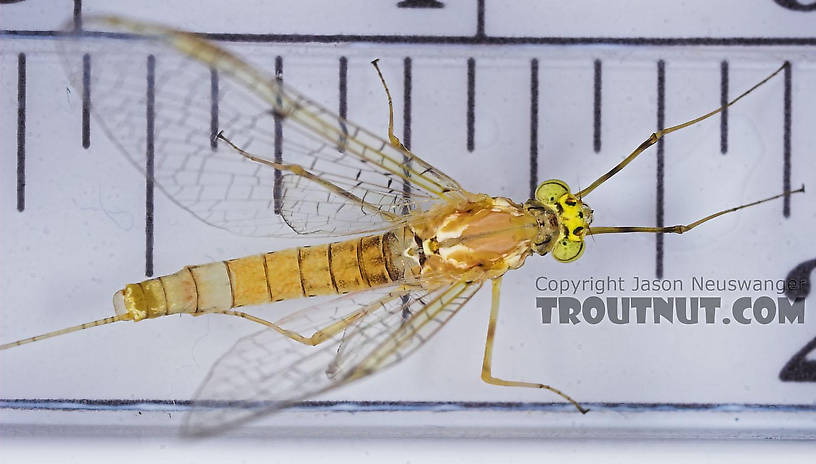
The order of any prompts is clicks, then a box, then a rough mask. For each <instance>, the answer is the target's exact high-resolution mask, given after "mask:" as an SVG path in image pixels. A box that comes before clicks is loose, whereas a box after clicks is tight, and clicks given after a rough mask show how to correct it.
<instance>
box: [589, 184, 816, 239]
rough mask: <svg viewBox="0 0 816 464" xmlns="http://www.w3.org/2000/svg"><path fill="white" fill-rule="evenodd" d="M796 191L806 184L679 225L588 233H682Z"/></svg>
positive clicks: (802, 188)
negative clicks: (717, 218)
mask: <svg viewBox="0 0 816 464" xmlns="http://www.w3.org/2000/svg"><path fill="white" fill-rule="evenodd" d="M794 193H805V186H804V185H803V186H801V187H799V188H798V189H796V190H788V191H786V192H783V193H780V194H779V195H774V196H772V197H768V198H764V199H762V200H757V201H752V202H751V203H746V204H744V205H739V206H735V207H733V208H728V209H724V210H722V211H718V212H716V213H714V214H709V215H708V216H706V217H704V218H702V219H698V220H696V221H694V222H692V223H689V224H681V225H677V226H668V227H625V226H624V227H590V228H589V231H588V232H587V233H586V235H599V234H622V233H630V232H652V233H664V234H682V233H685V232H688V231H690V230H691V229H693V228H695V227H697V226H699V225H700V224H702V223H704V222H708V221H710V220H712V219H714V218H716V217H719V216H722V215H723V214H728V213H733V212H734V211H739V210H741V209H743V208H748V207H751V206H756V205H758V204H760V203H765V202H766V201H771V200H776V199H777V198H780V197H783V196H785V195H791V194H794Z"/></svg>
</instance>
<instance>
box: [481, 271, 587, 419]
mask: <svg viewBox="0 0 816 464" xmlns="http://www.w3.org/2000/svg"><path fill="white" fill-rule="evenodd" d="M500 290H501V277H497V278H495V279H493V301H492V303H491V307H490V322H488V324H487V342H486V343H485V351H484V362H483V363H482V380H484V381H485V382H487V383H489V384H491V385H500V386H503V387H527V388H543V389H544V390H549V391H551V392H553V393H555V394H556V395H559V396H561V397H562V398H564V399H565V400H567V401H569V402H570V403H572V405H573V406H575V407H576V408H578V410H579V411H581V413H582V414H586V413H587V412H589V409H586V408H584V407H583V406H581V405H580V404H578V402H577V401H575V400H574V399H572V398H570V397H569V395H567V394H565V393H563V392H562V391H561V390H558V389H557V388H553V387H551V386H549V385H544V384H543V383H531V382H520V381H517V380H504V379H499V378H497V377H493V373H492V371H491V361H492V359H493V338H494V336H495V335H496V320H497V319H498V318H499V296H500Z"/></svg>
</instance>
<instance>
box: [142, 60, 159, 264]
mask: <svg viewBox="0 0 816 464" xmlns="http://www.w3.org/2000/svg"><path fill="white" fill-rule="evenodd" d="M155 99H156V57H154V56H153V55H150V56H148V57H147V105H146V106H147V107H146V109H145V110H146V119H147V128H146V134H145V135H146V142H147V143H146V147H145V149H146V152H145V158H146V164H145V275H146V276H147V277H152V276H153V230H154V229H153V228H154V222H153V221H154V217H153V183H154V179H155V173H154V167H155V155H154V151H153V150H154V136H155V125H154V124H155V118H156V111H155V108H156V107H155V103H156V101H155Z"/></svg>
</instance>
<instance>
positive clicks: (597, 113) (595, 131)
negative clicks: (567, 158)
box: [592, 60, 602, 153]
mask: <svg viewBox="0 0 816 464" xmlns="http://www.w3.org/2000/svg"><path fill="white" fill-rule="evenodd" d="M601 66H602V65H601V60H595V78H594V79H593V83H594V85H593V100H594V108H593V111H592V114H593V116H594V117H593V125H592V147H593V148H594V149H595V153H598V152H600V151H601V88H602V85H601V77H602V74H601V71H602V68H601Z"/></svg>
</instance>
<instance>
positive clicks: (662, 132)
mask: <svg viewBox="0 0 816 464" xmlns="http://www.w3.org/2000/svg"><path fill="white" fill-rule="evenodd" d="M788 66H790V63H788V62H787V61H786V62H785V63H784V64H783V65H782V66H780V67H779V69H777V70H776V71H774V72H773V73H772V74H771V75H769V76H768V77H766V78H765V79H762V80H761V81H759V83H757V84H756V85H754V86H753V87H751V88H750V89H748V90H746V91H745V92H743V93H741V94H740V95H739V96H738V97H736V98H734V99H733V100H731V101H730V102H728V104H726V105H723V106H721V107H719V108H717V109H716V110H713V111H711V112H708V113H706V114H704V115H702V116H700V117H697V118H694V119H692V120H691V121H686V122H684V123H682V124H678V125H676V126H672V127H668V128H666V129H662V130H659V131H657V132H654V133H652V135H650V136H649V138H648V139H646V140H644V141H643V143H641V144H640V145H638V147H637V148H635V151H633V152H632V153H631V154H630V155H629V156H627V157H626V158H625V159H624V160H623V161H621V162H620V163H618V164H617V165H616V166H615V167H613V168H612V169H610V170H609V172H607V173H606V174H604V175H602V176H601V177H599V178H598V179H597V180H595V182H593V183H591V184H590V185H589V187H587V188H585V189H583V190H581V191H580V192H578V193H577V194H576V195H578V198H583V197H585V196H587V195H588V194H589V192H591V191H593V190H595V188H596V187H598V186H599V185H601V184H603V183H604V182H606V181H607V180H608V179H609V178H610V177H612V176H614V175H615V174H617V173H618V172H619V171H620V170H621V169H623V168H624V167H626V165H627V164H629V163H630V162H631V161H632V160H633V159H635V158H637V156H638V155H639V154H641V153H643V151H645V150H646V149H647V148H649V147H651V146H652V145H654V144H656V143H657V141H658V140H660V139H661V138H662V137H663V136H664V135H666V134H669V133H671V132H674V131H677V130H680V129H683V128H685V127H688V126H691V125H692V124H696V123H698V122H700V121H703V120H705V119H708V118H710V117H711V116H714V115H715V114H717V113H720V112H721V111H722V110H724V109H725V108H728V107H730V106H731V105H733V104H734V103H736V102H738V101H739V100H740V99H742V97H744V96H746V95H748V94H749V93H751V92H753V91H754V90H756V89H757V88H758V87H759V86H761V85H762V84H764V83H766V82H768V81H769V80H770V79H771V78H772V77H774V76H776V75H777V74H779V73H780V72H781V71H782V70H783V69H785V68H786V67H788Z"/></svg>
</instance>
